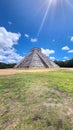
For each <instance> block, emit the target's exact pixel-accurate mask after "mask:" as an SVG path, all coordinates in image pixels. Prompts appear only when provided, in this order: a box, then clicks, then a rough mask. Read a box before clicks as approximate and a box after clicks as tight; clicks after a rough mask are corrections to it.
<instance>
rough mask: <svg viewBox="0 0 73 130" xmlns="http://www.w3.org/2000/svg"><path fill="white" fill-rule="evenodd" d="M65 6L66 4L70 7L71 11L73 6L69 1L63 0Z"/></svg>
mask: <svg viewBox="0 0 73 130" xmlns="http://www.w3.org/2000/svg"><path fill="white" fill-rule="evenodd" d="M65 1H66V4H68V6H70V8H71V9H73V4H72V3H71V1H70V0H65Z"/></svg>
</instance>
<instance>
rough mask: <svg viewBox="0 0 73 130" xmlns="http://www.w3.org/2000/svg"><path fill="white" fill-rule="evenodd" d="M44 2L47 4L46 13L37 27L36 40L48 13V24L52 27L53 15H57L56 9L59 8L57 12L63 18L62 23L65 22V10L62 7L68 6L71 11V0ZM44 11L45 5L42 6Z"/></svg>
mask: <svg viewBox="0 0 73 130" xmlns="http://www.w3.org/2000/svg"><path fill="white" fill-rule="evenodd" d="M45 2H47V6H46V11H45V14H44V17H43V20H42V22H41V25H40V27H39V30H38V33H37V38H38V37H39V35H40V33H41V30H42V28H43V26H44V23H45V21H46V18H47V15H48V13H49V11H50V10H51V11H50V14H51V15H50V17H51V18H50V21H51V22H50V24H51V25H52V24H53V21H54V18H55V13H57V8H58V6H59V10H60V15H61V17H62V18H63V23H65V22H66V15H65V13H66V12H65V9H64V6H65V5H68V7H69V8H71V9H72V10H73V4H72V1H71V0H46V1H45ZM44 9H45V5H44V8H43V10H44Z"/></svg>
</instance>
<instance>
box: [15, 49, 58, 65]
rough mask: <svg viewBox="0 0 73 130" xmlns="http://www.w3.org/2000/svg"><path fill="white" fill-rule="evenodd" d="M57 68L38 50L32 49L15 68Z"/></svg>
mask: <svg viewBox="0 0 73 130" xmlns="http://www.w3.org/2000/svg"><path fill="white" fill-rule="evenodd" d="M58 67H59V66H58V65H57V64H55V63H54V62H53V61H51V60H50V59H49V58H48V57H47V56H46V55H44V54H43V53H42V51H41V49H40V48H32V49H31V51H30V53H29V54H28V55H27V56H25V57H24V58H23V59H22V60H21V61H20V62H19V63H18V64H17V65H15V68H58Z"/></svg>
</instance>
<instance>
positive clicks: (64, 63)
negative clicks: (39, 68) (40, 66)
mask: <svg viewBox="0 0 73 130" xmlns="http://www.w3.org/2000/svg"><path fill="white" fill-rule="evenodd" d="M54 62H55V63H56V64H58V65H59V66H60V67H67V68H72V67H73V59H70V60H66V61H57V60H56V61H54Z"/></svg>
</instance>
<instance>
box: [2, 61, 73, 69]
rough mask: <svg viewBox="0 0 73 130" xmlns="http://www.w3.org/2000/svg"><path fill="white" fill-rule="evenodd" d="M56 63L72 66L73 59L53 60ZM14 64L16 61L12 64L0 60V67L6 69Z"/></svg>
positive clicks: (62, 65)
mask: <svg viewBox="0 0 73 130" xmlns="http://www.w3.org/2000/svg"><path fill="white" fill-rule="evenodd" d="M54 62H55V63H56V64H57V65H59V66H60V67H67V68H72V67H73V59H70V60H66V61H57V60H55V61H54ZM15 65H16V63H12V64H6V63H2V62H0V69H7V68H13V67H14V66H15Z"/></svg>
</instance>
